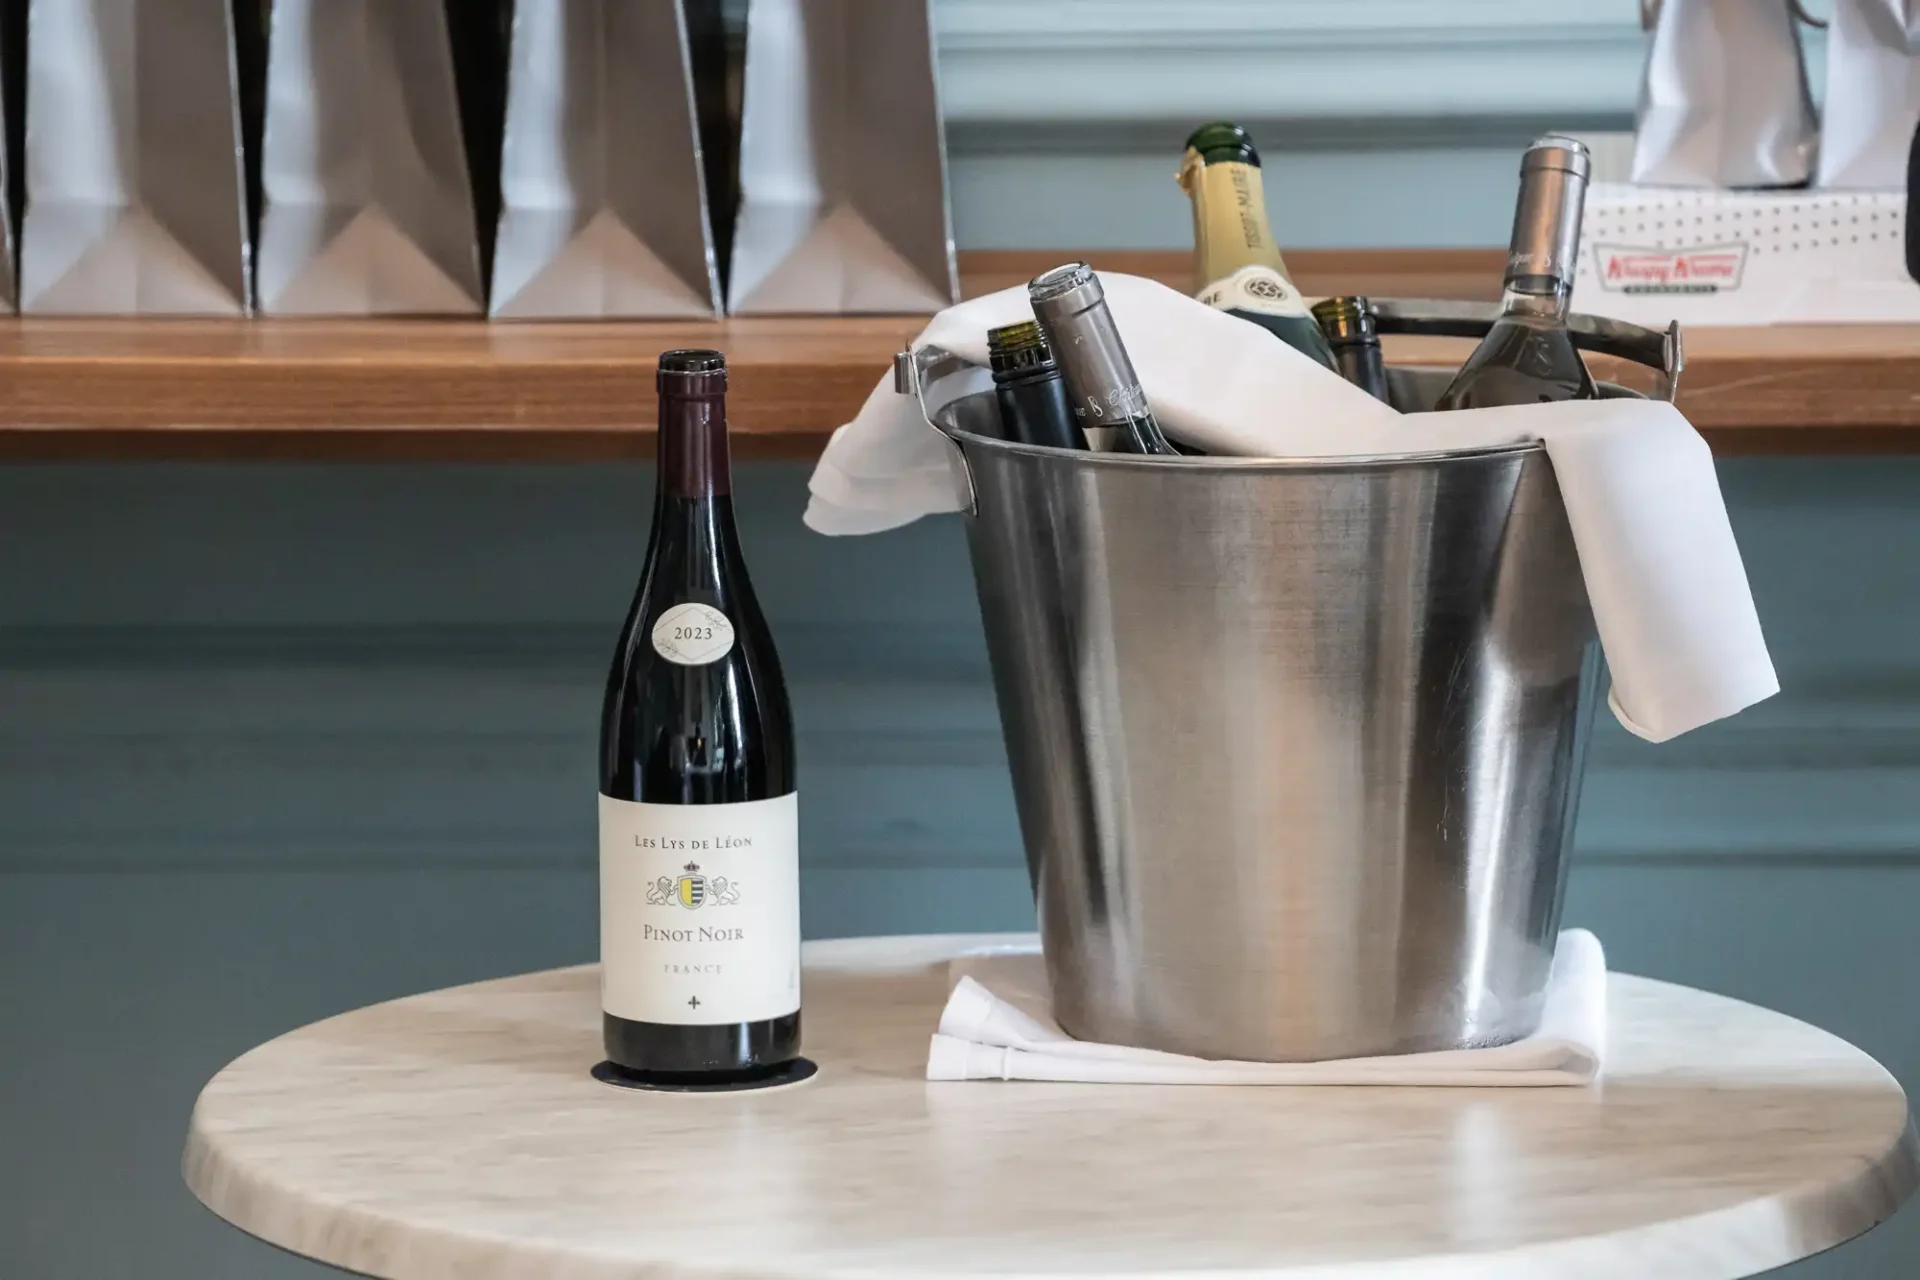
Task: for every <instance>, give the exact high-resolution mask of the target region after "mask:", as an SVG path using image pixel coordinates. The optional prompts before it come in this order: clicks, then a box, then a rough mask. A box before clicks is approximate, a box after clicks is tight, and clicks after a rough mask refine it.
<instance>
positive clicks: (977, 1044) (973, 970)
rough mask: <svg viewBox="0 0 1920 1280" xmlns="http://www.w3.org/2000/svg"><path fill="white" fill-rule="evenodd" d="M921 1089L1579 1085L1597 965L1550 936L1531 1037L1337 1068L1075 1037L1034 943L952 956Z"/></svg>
mask: <svg viewBox="0 0 1920 1280" xmlns="http://www.w3.org/2000/svg"><path fill="white" fill-rule="evenodd" d="M949 974H950V976H951V977H952V978H953V979H954V986H953V991H952V994H951V995H949V996H948V998H947V1007H946V1009H945V1010H944V1011H943V1012H942V1013H941V1015H940V1030H939V1032H938V1033H936V1034H935V1035H934V1037H933V1043H932V1046H931V1047H930V1048H929V1049H928V1052H927V1079H929V1080H1062V1081H1078V1082H1081V1083H1086V1084H1267V1085H1273V1084H1281V1085H1400V1086H1483V1085H1492V1086H1506V1087H1514V1086H1531V1087H1540V1086H1547V1085H1584V1084H1589V1083H1591V1082H1592V1081H1593V1080H1594V1079H1596V1078H1597V1077H1598V1076H1599V1074H1600V1070H1601V1066H1602V1063H1603V1061H1604V1059H1605V1057H1606V1051H1607V961H1606V956H1605V954H1604V953H1603V952H1602V951H1601V949H1600V940H1599V939H1598V938H1596V937H1594V936H1593V934H1591V933H1589V932H1588V931H1587V930H1585V929H1567V930H1565V931H1563V932H1562V933H1561V934H1560V939H1559V942H1558V944H1557V945H1556V946H1555V948H1554V953H1553V970H1552V973H1551V975H1550V976H1549V977H1548V979H1547V994H1546V1002H1545V1008H1544V1009H1543V1011H1542V1013H1541V1018H1540V1029H1539V1030H1538V1031H1536V1032H1534V1034H1532V1035H1530V1036H1528V1037H1527V1038H1526V1039H1524V1040H1516V1041H1514V1042H1513V1043H1512V1044H1504V1045H1498V1046H1495V1047H1493V1048H1490V1049H1449V1050H1443V1051H1440V1052H1436V1053H1409V1054H1403V1055H1400V1056H1397V1057H1386V1058H1348V1059H1345V1060H1342V1061H1338V1062H1215V1061H1210V1060H1208V1059H1205V1058H1189V1057H1186V1056H1184V1055H1182V1054H1177V1053H1161V1052H1158V1051H1156V1050H1153V1049H1130V1048H1127V1047H1125V1046H1122V1045H1114V1044H1095V1043H1092V1042H1090V1041H1084V1040H1075V1039H1073V1038H1071V1037H1070V1036H1068V1035H1067V1034H1066V1033H1065V1032H1063V1031H1061V1030H1060V1028H1059V1026H1058V1025H1056V1024H1055V1023H1054V1021H1053V1018H1052V1016H1051V1015H1050V1014H1049V1013H1048V1005H1049V1000H1048V995H1047V978H1046V969H1045V967H1044V964H1043V962H1042V960H1041V957H1040V947H1039V943H1038V942H1037V941H1036V942H1034V943H1033V944H1032V945H1031V946H1029V947H1026V948H1022V949H1009V948H1000V949H996V950H994V951H991V952H987V953H981V954H975V955H968V956H961V957H959V958H958V959H956V960H954V961H953V962H952V964H951V965H950V966H949Z"/></svg>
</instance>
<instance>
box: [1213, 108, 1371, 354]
mask: <svg viewBox="0 0 1920 1280" xmlns="http://www.w3.org/2000/svg"><path fill="white" fill-rule="evenodd" d="M1180 186H1181V188H1182V189H1183V190H1185V191H1186V193H1187V195H1188V196H1189V197H1190V198H1191V199H1192V201H1193V247H1194V255H1195V259H1196V261H1197V262H1198V265H1199V277H1200V279H1199V285H1200V291H1199V293H1198V294H1196V295H1195V296H1196V297H1198V298H1199V299H1200V301H1202V302H1204V303H1206V304H1207V305H1208V306H1210V307H1213V308H1214V309H1216V310H1219V311H1225V312H1226V313H1228V314H1229V315H1234V316H1238V317H1240V318H1241V319H1242V320H1249V321H1251V322H1253V323H1254V324H1257V325H1259V326H1260V327H1261V328H1263V329H1266V330H1268V331H1269V332H1271V333H1272V334H1273V335H1274V336H1275V337H1277V338H1279V339H1280V340H1281V341H1282V342H1285V343H1286V344H1287V345H1288V346H1290V347H1292V348H1293V349H1294V350H1296V351H1299V352H1301V353H1302V354H1304V355H1307V356H1310V357H1311V358H1312V359H1314V360H1317V361H1318V362H1320V363H1321V364H1323V365H1325V366H1326V367H1327V368H1329V369H1331V368H1333V367H1334V363H1333V352H1332V350H1331V349H1330V348H1329V347H1328V346H1327V340H1326V338H1325V337H1324V336H1322V334H1321V332H1320V326H1319V325H1317V324H1315V323H1314V322H1313V317H1312V316H1310V315H1308V314H1307V304H1306V301H1305V300H1304V299H1302V298H1301V296H1300V291H1299V290H1298V289H1296V288H1294V287H1293V281H1292V280H1290V279H1288V278H1287V264H1286V263H1284V262H1282V261H1281V260H1280V249H1279V247H1278V246H1277V245H1276V244H1275V243H1274V240H1273V230H1272V228H1271V227H1270V226H1269V225H1268V223H1267V200H1266V194H1265V192H1264V190H1263V189H1262V187H1261V179H1260V153H1259V152H1257V151H1255V150H1254V149H1253V140H1252V139H1251V138H1250V137H1248V136H1247V131H1246V130H1245V129H1242V128H1241V127H1240V126H1239V125H1236V124H1226V123H1219V124H1209V125H1202V126H1201V127H1200V128H1198V129H1195V130H1194V131H1193V135H1192V136H1191V137H1189V138H1188V139H1187V149H1186V153H1185V155H1184V156H1183V157H1182V159H1181V162H1180Z"/></svg>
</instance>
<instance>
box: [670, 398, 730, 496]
mask: <svg viewBox="0 0 1920 1280" xmlns="http://www.w3.org/2000/svg"><path fill="white" fill-rule="evenodd" d="M716 381H717V379H716ZM659 459H660V479H659V490H660V496H661V497H663V498H690V499H699V498H714V497H720V496H723V495H725V494H729V493H731V492H732V491H733V474H732V460H731V457H730V455H729V452H728V449H727V402H726V399H725V397H724V396H722V395H720V394H717V393H716V394H704V393H701V394H682V393H675V394H666V395H662V396H661V397H660V452H659Z"/></svg>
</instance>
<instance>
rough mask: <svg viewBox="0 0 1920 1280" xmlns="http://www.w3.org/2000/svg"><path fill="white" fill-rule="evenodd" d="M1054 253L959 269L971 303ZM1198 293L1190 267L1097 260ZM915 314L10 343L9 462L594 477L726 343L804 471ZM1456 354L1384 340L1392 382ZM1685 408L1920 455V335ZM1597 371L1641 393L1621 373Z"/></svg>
mask: <svg viewBox="0 0 1920 1280" xmlns="http://www.w3.org/2000/svg"><path fill="white" fill-rule="evenodd" d="M1069 256H1071V255H1070V254H1067V253H1053V252H1019V253H1012V252H996V253H970V254H965V255H963V256H962V279H963V284H964V287H965V288H966V290H967V292H968V294H969V295H973V294H978V293H982V292H987V291H990V290H992V289H997V288H1003V287H1005V286H1007V285H1011V284H1017V283H1019V282H1020V281H1023V280H1025V279H1027V278H1029V277H1030V276H1032V275H1033V274H1035V273H1036V272H1037V271H1039V270H1040V269H1042V268H1044V267H1046V266H1048V265H1051V264H1052V263H1053V262H1056V261H1059V260H1063V259H1065V258H1067V257H1069ZM1501 257H1502V255H1501V254H1500V253H1499V252H1498V251H1497V250H1353V251H1325V252H1300V253H1296V254H1292V255H1289V259H1288V261H1289V265H1290V266H1291V267H1292V269H1293V270H1294V272H1295V274H1296V276H1297V277H1298V279H1299V283H1300V285H1301V287H1302V289H1304V290H1305V291H1306V292H1308V293H1310V294H1314V293H1325V292H1332V291H1335V290H1341V291H1349V292H1363V293H1373V294H1378V295H1380V296H1396V297H1437V298H1489V297H1492V296H1494V295H1495V293H1496V292H1497V290H1498V281H1499V270H1500V263H1501ZM1091 260H1092V261H1093V262H1094V264H1095V265H1096V266H1104V267H1106V268H1108V269H1112V270H1120V271H1130V272H1134V273H1137V274H1141V275H1151V276H1156V277H1158V278H1161V279H1164V280H1166V281H1167V282H1168V283H1170V284H1174V285H1176V286H1179V287H1183V288H1184V287H1188V286H1189V285H1190V281H1189V280H1188V279H1187V276H1188V274H1189V266H1188V258H1187V255H1185V254H1181V253H1150V252H1116V253H1096V254H1093V255H1091ZM921 323H922V322H921V320H920V319H919V318H918V317H914V316H878V317H875V316H863V317H851V318H837V317H825V318H822V317H792V318H777V319H739V320H729V321H723V322H712V323H679V322H672V323H669V322H647V323H607V322H593V323H555V324H531V323H527V324H504V323H503V324H486V323H482V322H479V321H463V320H462V321H451V320H370V321H359V320H342V321H308V320H277V321H276V320H263V321H227V320H118V319H108V320H86V319H72V320H67V319H41V318H34V319H21V320H8V321H5V322H0V459H6V460H16V461H18V460H31V459H61V458H67V459H73V458H87V459H109V458H126V459H137V458H169V459H186V458H234V459H270V458H306V459H328V460H339V461H381V460H405V459H415V460H446V461H459V460H473V461H483V460H507V459H520V460H535V461H566V460H595V459H605V458H619V457H645V456H649V454H650V452H651V450H652V447H653V446H652V438H653V433H652V430H651V423H652V418H653V397H654V392H653V363H654V359H655V357H656V356H657V355H658V353H659V352H661V351H663V350H665V349H667V348H669V347H677V346H714V347H719V348H721V349H722V350H724V351H726V352H727V355H728V358H729V362H730V364H731V366H732V370H733V376H732V389H733V394H732V397H731V401H730V411H731V417H732V421H733V424H734V428H735V431H736V433H737V440H738V442H739V452H740V453H741V454H742V455H744V456H747V457H810V456H813V455H814V454H817V453H818V451H819V449H820V446H821V444H822V443H823V442H824V441H825V439H826V437H827V435H828V434H829V433H830V432H831V431H832V430H833V428H835V427H837V426H838V425H840V424H841V423H842V422H845V421H846V420H847V419H848V418H849V417H850V416H852V414H853V413H854V412H855V410H857V409H858V408H859V406H860V404H861V402H862V401H863V400H864V399H865V398H866V395H867V393H868V392H869V391H870V390H871V389H872V387H873V384H874V382H875V380H876V379H878V378H879V377H880V376H881V375H882V374H883V373H884V372H885V370H886V367H887V362H888V360H889V358H890V357H891V356H892V354H893V353H894V352H895V351H896V350H898V349H899V348H900V347H901V346H902V345H904V343H905V342H906V341H907V340H908V339H909V338H910V337H912V335H913V334H914V333H915V332H917V331H918V329H919V328H920V326H921ZM1463 350H1464V344H1461V343H1456V342H1452V341H1449V340H1439V339H1435V340H1425V339H1422V340H1395V341H1394V342H1393V343H1392V344H1391V345H1390V347H1389V354H1390V357H1391V358H1393V359H1395V360H1397V361H1406V362H1422V361H1440V360H1446V359H1448V358H1453V359H1457V358H1458V354H1459V353H1460V352H1461V351H1463ZM1687 359H1688V363H1687V370H1686V374H1685V376H1684V378H1683V379H1682V383H1681V387H1682V395H1681V404H1682V406H1683V407H1684V408H1685V409H1686V411H1687V414H1688V416H1689V417H1690V418H1692V420H1693V421H1694V423H1695V424H1696V425H1698V426H1699V427H1700V428H1701V429H1702V431H1704V432H1705V433H1706V434H1707V436H1708V438H1709V439H1711V440H1712V441H1713V443H1714V447H1715V448H1716V449H1718V450H1721V451H1723V452H1795V453H1830V452H1861V451H1867V452H1905V451H1920V326H1912V327H1909V326H1891V325H1861V326H1818V327H1815V326H1802V327H1782V328H1757V329H1693V330H1689V331H1688V334H1687ZM1596 372H1599V373H1601V374H1602V376H1605V377H1615V378H1619V379H1620V380H1622V381H1629V382H1631V381H1633V380H1634V377H1633V375H1632V374H1631V373H1622V372H1621V370H1620V369H1619V368H1618V367H1617V366H1616V365H1614V364H1613V363H1612V362H1609V361H1601V362H1599V367H1597V368H1596Z"/></svg>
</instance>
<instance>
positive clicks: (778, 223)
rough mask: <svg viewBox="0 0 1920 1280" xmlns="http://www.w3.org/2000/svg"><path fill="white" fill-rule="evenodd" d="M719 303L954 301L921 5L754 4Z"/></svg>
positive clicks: (832, 308)
mask: <svg viewBox="0 0 1920 1280" xmlns="http://www.w3.org/2000/svg"><path fill="white" fill-rule="evenodd" d="M745 80H746V88H745V103H744V105H743V107H742V120H741V131H740V216H739V220H738V222H737V223H736V225H735V229H734V242H733V253H732V261H731V264H730V266H729V270H728V281H727V299H728V309H729V310H731V311H734V312H739V313H751V312H774V313H779V312H788V313H808V312H860V311H866V312H899V311H908V312H911V311H921V312H924V311H936V310H938V309H940V308H941V307H945V306H948V305H950V304H952V303H953V302H954V301H955V300H956V299H957V298H958V297H959V279H958V276H957V275H956V273H955V270H954V259H953V234H952V230H951V224H950V219H949V216H948V209H947V158H946V143H945V140H944V135H943V133H942V128H941V121H940V94H939V86H938V83H937V78H936V75H935V67H934V54H933V36H932V22H931V18H930V16H929V14H928V8H927V0H886V2H885V3H874V2H873V0H751V5H750V7H749V8H748V10H747V61H746V71H745Z"/></svg>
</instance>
